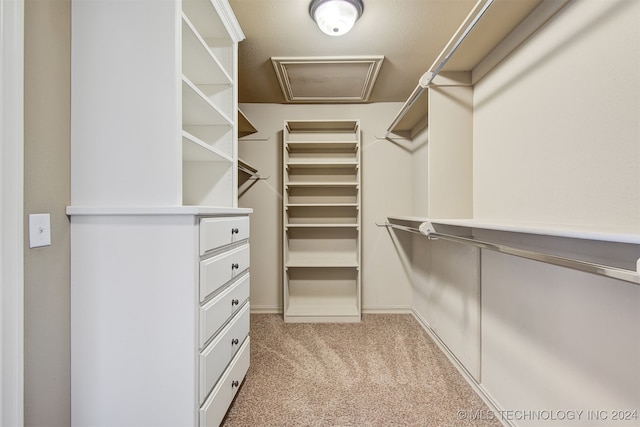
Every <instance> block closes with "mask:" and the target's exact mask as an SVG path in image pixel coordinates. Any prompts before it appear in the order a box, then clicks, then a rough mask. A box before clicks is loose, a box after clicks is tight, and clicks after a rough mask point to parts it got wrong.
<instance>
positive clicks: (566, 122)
mask: <svg viewBox="0 0 640 427" xmlns="http://www.w3.org/2000/svg"><path fill="white" fill-rule="evenodd" d="M638 22H640V2H638V1H635V0H633V1H628V0H617V1H600V0H584V1H573V2H570V3H569V4H568V5H567V6H566V7H565V8H564V9H563V10H562V11H561V12H560V13H559V14H558V15H556V16H555V17H554V18H553V19H552V20H551V21H549V22H548V23H547V24H546V25H545V26H544V27H542V29H541V30H540V31H538V32H537V33H536V34H534V35H533V37H531V38H530V39H529V40H527V42H525V43H524V44H523V45H522V46H520V47H519V48H518V50H516V51H515V52H513V53H512V54H511V55H510V56H509V57H507V58H506V59H505V60H504V61H503V62H502V63H500V64H499V65H498V66H497V67H496V68H495V69H493V70H492V71H491V72H490V73H489V74H487V75H485V76H484V77H483V78H482V80H480V81H479V82H477V83H476V84H475V86H474V101H473V217H474V218H475V219H480V220H488V221H497V222H500V221H514V222H525V223H526V222H548V223H554V224H568V225H569V224H570V225H571V226H572V227H578V228H580V227H583V228H586V227H588V226H595V227H601V228H608V229H610V228H615V227H621V228H624V229H625V230H636V231H635V233H640V124H639V123H640V122H639V121H638V118H639V117H640V87H639V82H640V54H639V53H638V52H640V35H639V28H640V26H639V25H638ZM430 108H431V106H430ZM421 138H426V137H425V136H421ZM427 146H428V143H427ZM426 161H427V154H426V153H425V152H424V151H423V150H418V151H417V152H416V154H415V155H414V158H413V162H414V163H413V164H414V169H415V168H417V167H421V166H423V165H426ZM414 176H421V172H417V171H415V170H414ZM414 195H415V196H416V197H425V196H428V189H427V188H426V187H425V186H424V184H421V185H420V187H419V188H415V189H414ZM414 209H415V210H414V212H413V213H414V214H416V215H424V212H425V210H426V206H424V203H414ZM428 211H429V212H432V211H433V209H431V207H429V209H428ZM484 237H485V238H487V239H489V240H490V239H492V238H493V239H501V240H502V241H507V242H509V243H511V244H514V245H523V246H529V247H544V246H547V249H548V250H551V251H556V252H557V251H566V252H568V253H573V254H574V255H576V254H582V255H583V256H588V257H595V258H601V259H606V258H612V257H616V256H619V257H620V258H621V260H619V261H616V262H617V263H620V264H624V266H625V267H626V268H635V260H637V259H638V258H639V257H640V248H639V247H638V245H635V246H633V245H618V246H616V247H615V248H613V247H610V246H609V244H603V243H598V242H590V241H572V242H567V241H562V239H552V238H536V239H534V238H532V237H531V236H527V235H523V234H517V235H510V236H507V235H506V234H500V233H497V234H496V233H484ZM415 239H422V238H420V237H416V238H415ZM457 246H460V245H457ZM461 248H462V246H460V247H459V248H457V249H456V248H454V247H449V248H447V247H443V246H442V245H440V247H436V246H435V245H434V244H433V242H430V243H426V242H421V241H418V240H416V241H414V250H413V272H414V283H413V286H414V296H413V304H414V310H415V311H416V313H417V314H418V315H419V316H423V317H424V318H425V319H426V321H427V323H433V321H431V320H430V319H431V318H434V316H435V317H437V316H440V317H441V318H442V316H443V313H444V311H446V313H444V314H448V315H450V316H451V319H450V321H449V323H450V325H449V328H444V330H445V332H438V331H436V333H438V336H440V338H441V339H442V340H443V341H444V342H445V344H446V345H447V346H448V347H449V349H450V350H452V351H453V353H454V354H455V355H456V356H457V358H458V360H460V361H461V362H462V363H463V364H464V365H465V366H466V367H467V369H470V370H472V367H471V368H470V367H469V362H468V361H465V357H467V355H468V354H472V353H473V348H470V347H466V348H465V347H460V346H459V345H458V344H457V343H456V339H457V338H459V337H460V336H464V333H466V332H465V329H464V327H465V326H464V325H465V324H464V323H462V320H464V319H465V317H470V316H473V315H474V314H475V313H476V310H478V309H479V310H480V313H481V314H480V325H481V328H480V340H479V342H478V344H477V346H476V351H478V352H479V354H480V369H479V379H480V381H479V388H480V389H481V390H483V391H484V392H485V393H486V395H487V396H489V397H490V398H491V399H493V401H494V402H495V403H496V405H497V407H498V408H499V409H502V410H505V411H529V412H527V414H529V416H525V415H524V412H520V413H518V414H519V415H518V414H516V413H515V412H510V413H509V412H505V413H503V414H502V415H501V414H498V417H499V418H501V419H503V420H506V421H508V422H510V423H512V424H515V425H532V426H533V425H541V423H542V422H541V420H540V419H536V418H535V415H532V414H533V411H545V410H546V411H556V412H555V414H557V413H558V412H557V411H563V410H564V411H569V410H574V411H583V412H582V415H581V417H580V418H576V419H574V420H568V419H565V420H562V421H561V422H560V421H558V422H557V425H563V426H565V425H604V424H612V425H616V423H618V424H619V423H620V422H619V421H616V420H614V419H613V413H612V411H613V410H614V409H619V410H630V411H634V410H635V411H638V412H640V381H638V378H640V364H639V363H638V361H639V360H640V286H637V285H634V284H631V283H627V282H622V281H617V280H613V279H607V278H604V277H600V276H595V275H591V274H588V273H582V272H577V271H573V270H568V269H565V268H562V267H556V266H551V265H548V264H543V263H539V262H535V261H530V260H524V259H520V258H516V257H513V256H509V255H503V254H497V253H494V252H491V251H488V250H482V253H481V255H480V260H481V264H480V271H481V276H480V280H479V282H478V283H479V286H480V291H479V292H480V295H481V297H480V301H479V302H478V303H476V304H475V305H474V302H473V300H472V299H470V298H468V297H467V296H468V294H465V293H464V292H459V291H458V290H459V289H460V290H462V289H465V286H466V285H467V284H468V281H467V280H466V279H464V278H458V277H456V276H455V275H454V274H453V273H455V270H456V269H464V270H469V271H473V269H474V265H475V264H474V263H475V259H474V258H473V257H470V258H469V260H467V261H464V260H462V261H461V262H459V263H457V264H456V265H453V266H449V267H447V266H446V265H445V264H444V263H443V262H442V261H441V262H440V263H439V265H438V266H434V265H433V263H434V259H435V258H434V257H435V256H436V255H435V251H436V250H437V251H441V252H440V253H439V254H437V257H438V258H440V259H441V260H442V259H444V260H446V259H449V258H451V257H459V255H460V251H461V250H462V249H461ZM597 252H601V253H600V254H599V255H598V254H596V253H597ZM609 261H612V260H609ZM613 265H615V263H614V264H613ZM442 268H444V269H445V272H439V270H441V269H442ZM436 276H437V277H436ZM439 282H441V283H439ZM438 289H444V290H445V291H446V292H448V295H449V296H452V295H453V296H456V295H457V300H456V299H454V300H449V302H447V303H446V304H440V303H438V305H437V306H434V305H433V304H432V302H433V301H435V299H434V295H435V294H434V292H435V291H438ZM443 295H444V294H443ZM452 301H453V304H452V303H451V302H452ZM465 302H467V303H470V304H471V305H470V306H469V307H468V308H466V309H465V310H463V311H462V312H460V311H457V307H460V306H462V305H463V304H464V303H465ZM430 304H431V305H430ZM447 304H448V305H449V307H450V309H448V310H447V309H446V306H447ZM456 325H458V326H456ZM447 335H450V336H447ZM588 411H606V413H603V412H599V413H598V415H607V416H608V418H607V420H604V421H603V420H594V417H595V413H594V412H591V413H589V412H588ZM547 413H549V412H547ZM575 414H576V415H577V412H576V413H575ZM589 417H590V419H589ZM627 423H629V422H627ZM635 423H637V419H636V420H633V421H631V422H630V424H635Z"/></svg>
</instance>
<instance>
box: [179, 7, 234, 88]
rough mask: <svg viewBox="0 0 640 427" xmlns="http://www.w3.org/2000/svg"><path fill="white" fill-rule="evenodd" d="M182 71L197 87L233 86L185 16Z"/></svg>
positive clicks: (183, 22)
mask: <svg viewBox="0 0 640 427" xmlns="http://www.w3.org/2000/svg"><path fill="white" fill-rule="evenodd" d="M182 70H183V73H184V74H185V75H186V76H187V78H188V79H189V80H191V81H193V82H194V83H196V84H197V85H199V84H226V85H227V86H230V85H231V81H232V80H231V77H229V75H228V74H227V72H226V71H225V70H224V68H223V66H222V64H220V62H219V61H218V59H217V58H216V57H215V56H214V55H213V53H212V52H211V50H210V49H209V47H208V46H207V43H206V41H205V40H204V39H203V38H202V37H201V36H200V34H199V33H198V32H197V30H196V29H195V28H194V26H193V24H192V23H191V21H190V20H189V18H187V16H186V15H184V14H183V16H182Z"/></svg>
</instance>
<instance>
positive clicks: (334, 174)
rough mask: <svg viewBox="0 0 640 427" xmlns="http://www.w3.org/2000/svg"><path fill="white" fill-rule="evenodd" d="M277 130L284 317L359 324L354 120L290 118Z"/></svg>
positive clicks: (357, 156) (357, 138)
mask: <svg viewBox="0 0 640 427" xmlns="http://www.w3.org/2000/svg"><path fill="white" fill-rule="evenodd" d="M283 134H284V149H283V170H284V172H283V176H284V179H283V186H284V188H283V194H284V198H283V230H284V237H283V242H284V248H283V257H284V258H283V259H284V319H285V321H286V322H357V321H359V320H360V315H361V302H360V300H361V283H360V278H361V274H360V252H361V243H360V240H361V238H360V235H361V229H360V224H361V222H360V221H361V220H360V217H361V213H360V194H361V192H360V157H361V153H360V126H359V122H358V121H357V120H332V121H295V120H290V121H286V122H285V124H284V133H283Z"/></svg>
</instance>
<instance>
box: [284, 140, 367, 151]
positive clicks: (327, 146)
mask: <svg viewBox="0 0 640 427" xmlns="http://www.w3.org/2000/svg"><path fill="white" fill-rule="evenodd" d="M357 149H358V142H357V141H288V142H287V150H288V151H289V152H293V151H307V150H318V151H329V150H331V151H333V150H344V151H349V152H352V153H353V152H355V151H356V150H357Z"/></svg>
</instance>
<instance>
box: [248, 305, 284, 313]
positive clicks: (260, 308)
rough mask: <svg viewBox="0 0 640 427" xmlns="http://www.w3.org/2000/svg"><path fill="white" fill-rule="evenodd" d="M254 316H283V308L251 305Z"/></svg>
mask: <svg viewBox="0 0 640 427" xmlns="http://www.w3.org/2000/svg"><path fill="white" fill-rule="evenodd" d="M250 313H252V314H282V307H278V306H275V305H251V308H250Z"/></svg>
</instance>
